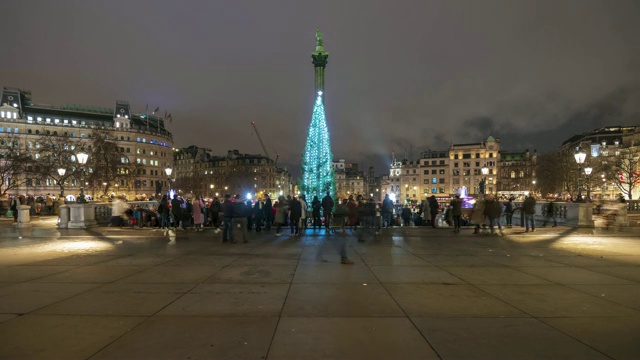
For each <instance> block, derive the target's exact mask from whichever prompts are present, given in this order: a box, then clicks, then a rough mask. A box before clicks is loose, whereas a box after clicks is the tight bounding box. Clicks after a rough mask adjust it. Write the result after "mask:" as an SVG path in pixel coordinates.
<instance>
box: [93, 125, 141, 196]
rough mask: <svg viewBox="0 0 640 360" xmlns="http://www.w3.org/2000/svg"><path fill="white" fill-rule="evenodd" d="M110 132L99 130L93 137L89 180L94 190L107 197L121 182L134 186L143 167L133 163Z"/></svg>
mask: <svg viewBox="0 0 640 360" xmlns="http://www.w3.org/2000/svg"><path fill="white" fill-rule="evenodd" d="M112 139H114V137H113V135H112V134H111V132H110V131H109V130H97V131H94V132H93V134H92V135H91V145H90V149H89V150H90V156H89V161H88V162H87V166H88V169H89V173H88V177H87V180H88V182H89V187H90V188H91V189H92V190H94V191H95V190H98V191H99V192H100V193H101V194H102V195H107V193H108V192H109V190H110V189H111V188H112V187H114V186H115V185H116V184H118V183H120V182H121V181H122V182H124V183H127V184H132V183H133V181H134V179H135V177H136V174H138V172H139V170H140V169H141V168H142V165H139V164H136V163H135V162H132V161H131V159H130V158H129V157H128V156H126V155H125V154H124V149H122V148H120V147H118V145H117V143H116V142H115V141H114V140H112Z"/></svg>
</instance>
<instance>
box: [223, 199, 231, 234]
mask: <svg viewBox="0 0 640 360" xmlns="http://www.w3.org/2000/svg"><path fill="white" fill-rule="evenodd" d="M222 217H223V219H224V220H223V221H224V230H223V232H222V242H227V241H233V227H232V226H231V220H233V203H232V202H231V195H229V194H226V195H225V196H224V202H223V203H222Z"/></svg>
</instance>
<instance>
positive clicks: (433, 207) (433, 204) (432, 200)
mask: <svg viewBox="0 0 640 360" xmlns="http://www.w3.org/2000/svg"><path fill="white" fill-rule="evenodd" d="M439 207H440V206H439V205H438V200H437V199H436V196H435V195H431V196H430V197H429V214H430V215H431V227H433V228H435V227H436V215H438V208H439Z"/></svg>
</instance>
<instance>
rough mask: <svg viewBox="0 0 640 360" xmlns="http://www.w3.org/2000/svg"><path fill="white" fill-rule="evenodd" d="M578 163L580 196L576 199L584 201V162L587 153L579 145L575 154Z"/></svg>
mask: <svg viewBox="0 0 640 360" xmlns="http://www.w3.org/2000/svg"><path fill="white" fill-rule="evenodd" d="M573 157H574V158H575V159H576V163H577V164H578V197H577V199H576V201H582V164H584V161H585V160H586V159H587V154H586V153H585V152H584V151H582V149H580V148H579V147H577V148H576V153H575V154H573Z"/></svg>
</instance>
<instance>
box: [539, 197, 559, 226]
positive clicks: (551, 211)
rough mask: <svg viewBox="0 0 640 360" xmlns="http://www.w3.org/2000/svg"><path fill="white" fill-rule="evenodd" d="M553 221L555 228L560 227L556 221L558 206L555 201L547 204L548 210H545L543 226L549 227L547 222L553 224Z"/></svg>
mask: <svg viewBox="0 0 640 360" xmlns="http://www.w3.org/2000/svg"><path fill="white" fill-rule="evenodd" d="M551 220H553V227H556V226H558V222H557V221H556V204H555V200H552V201H549V203H548V204H547V206H546V208H545V213H544V222H543V223H542V226H543V227H544V226H547V221H549V222H551Z"/></svg>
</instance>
